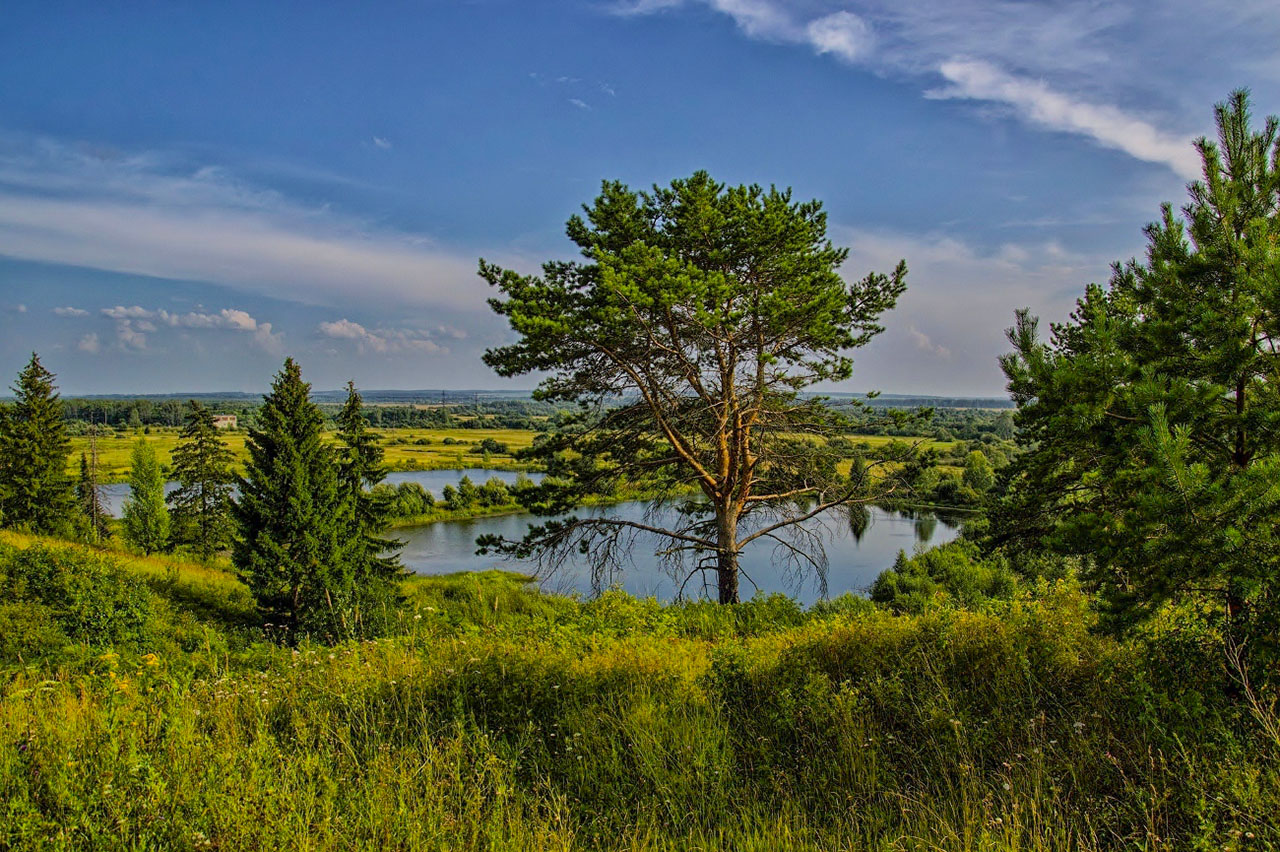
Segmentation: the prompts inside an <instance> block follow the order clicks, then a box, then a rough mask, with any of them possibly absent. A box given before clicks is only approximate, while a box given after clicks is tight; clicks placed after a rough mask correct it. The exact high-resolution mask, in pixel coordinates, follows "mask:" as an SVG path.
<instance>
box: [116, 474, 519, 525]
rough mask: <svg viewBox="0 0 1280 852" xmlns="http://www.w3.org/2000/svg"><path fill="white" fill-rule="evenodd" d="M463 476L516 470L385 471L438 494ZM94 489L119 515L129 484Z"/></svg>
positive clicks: (479, 477)
mask: <svg viewBox="0 0 1280 852" xmlns="http://www.w3.org/2000/svg"><path fill="white" fill-rule="evenodd" d="M464 476H469V477H471V481H472V482H474V483H475V484H476V485H483V484H484V482H485V480H487V479H492V478H493V477H495V476H496V477H498V478H499V479H501V480H502V481H503V482H506V483H512V482H515V481H516V478H517V477H518V476H520V474H518V473H516V472H515V471H510V470H488V469H485V468H479V467H472V468H467V469H466V470H411V471H397V472H395V473H389V474H387V480H386V481H387V482H388V483H390V484H391V485H399V484H400V483H401V482H416V483H418V484H419V485H421V486H422V487H423V488H425V489H427V490H428V491H430V492H431V493H432V494H433V495H434V496H436V497H439V496H440V493H441V492H442V491H443V490H444V487H445V486H446V485H452V486H454V487H455V488H456V487H457V485H458V481H459V480H460V479H462V477H464ZM525 476H527V477H529V478H530V479H532V480H533V481H534V482H537V481H538V480H539V479H541V478H542V474H540V473H526V474H525ZM177 488H178V483H176V482H166V483H165V486H164V491H165V494H171V493H173V492H174V491H175V490H177ZM98 492H99V493H100V494H101V495H102V505H103V506H105V507H106V510H107V512H108V513H109V514H110V515H112V516H113V517H117V518H118V517H120V512H121V511H123V509H124V501H125V500H126V499H128V497H129V486H128V485H127V484H125V483H115V484H112V485H99V486H98Z"/></svg>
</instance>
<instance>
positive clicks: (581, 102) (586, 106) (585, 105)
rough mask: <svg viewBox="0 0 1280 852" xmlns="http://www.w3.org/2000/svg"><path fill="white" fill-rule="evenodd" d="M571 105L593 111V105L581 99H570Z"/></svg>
mask: <svg viewBox="0 0 1280 852" xmlns="http://www.w3.org/2000/svg"><path fill="white" fill-rule="evenodd" d="M569 103H571V104H573V105H574V106H576V107H577V108H578V109H591V105H590V104H588V103H587V102H586V101H584V100H582V99H581V98H569Z"/></svg>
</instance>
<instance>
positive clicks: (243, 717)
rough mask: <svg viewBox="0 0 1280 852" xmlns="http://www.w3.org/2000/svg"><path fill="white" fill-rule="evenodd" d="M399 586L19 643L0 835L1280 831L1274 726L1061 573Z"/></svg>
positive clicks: (693, 837)
mask: <svg viewBox="0 0 1280 852" xmlns="http://www.w3.org/2000/svg"><path fill="white" fill-rule="evenodd" d="M0 564H5V563H0ZM195 568H196V566H192V569H191V570H195ZM185 570H188V569H186V568H184V571H185ZM408 596H409V599H410V604H411V606H412V607H413V609H412V610H411V613H412V614H406V618H405V620H404V621H403V622H402V624H403V627H402V630H401V634H400V635H399V636H396V637H393V638H389V639H382V640H378V641H364V642H343V643H340V644H339V645H337V646H335V647H330V648H326V647H318V646H314V645H308V644H305V643H304V644H302V645H300V646H299V647H297V648H280V647H277V646H272V645H263V644H249V645H239V646H237V645H235V644H234V643H232V644H230V645H229V644H228V643H227V642H225V641H221V642H220V641H219V640H218V639H217V637H216V630H217V628H216V627H214V626H212V625H209V626H208V627H207V629H208V630H209V631H210V633H207V634H206V635H209V636H210V638H209V640H208V641H209V646H208V648H207V649H206V646H205V645H204V643H194V644H192V645H190V647H189V648H187V649H186V650H181V651H165V652H162V653H153V652H151V651H150V650H149V649H150V646H149V645H146V644H142V645H136V646H128V645H121V646H120V647H119V649H118V651H108V652H106V653H98V652H95V653H93V654H92V655H89V656H87V657H86V658H85V659H83V661H80V662H77V661H76V660H75V659H74V658H72V657H64V658H63V661H60V662H59V663H58V664H57V665H48V666H46V665H43V664H40V663H36V664H31V663H27V664H26V665H22V666H19V665H16V664H15V665H11V666H9V667H7V668H5V669H4V675H5V676H4V677H3V678H0V730H4V731H8V732H10V734H11V736H10V739H9V740H8V741H7V742H6V745H5V748H3V749H0V792H2V794H3V801H4V802H5V809H6V810H5V817H6V818H5V819H4V820H0V846H4V847H6V848H7V847H16V848H68V847H74V848H103V849H116V848H120V849H123V848H223V849H230V848H287V849H293V848H308V849H346V848H383V847H394V848H401V849H439V848H476V849H495V850H496V849H511V848H520V849H529V850H542V849H547V850H550V849H556V850H560V852H565V850H579V849H581V850H587V849H591V850H613V849H618V850H634V849H669V850H676V849H688V848H703V849H709V850H710V849H717V850H753V849H754V850H761V851H762V852H763V850H772V849H779V848H786V849H797V850H827V849H864V848H870V849H930V848H934V849H936V848H947V849H950V848H969V849H994V850H1009V852H1012V850H1015V849H1016V850H1050V849H1052V850H1059V849H1078V850H1090V852H1092V850H1120V849H1131V848H1145V849H1150V850H1175V849H1210V848H1212V849H1221V848H1222V847H1224V846H1230V847H1231V848H1232V849H1254V848H1256V849H1270V848H1275V847H1276V846H1277V844H1280V825H1277V823H1276V820H1275V817H1274V815H1275V813H1276V812H1277V810H1278V808H1277V805H1278V804H1280V766H1278V765H1277V763H1276V757H1275V754H1276V752H1275V750H1274V747H1268V744H1267V741H1266V740H1265V739H1264V738H1263V737H1261V736H1260V735H1259V733H1258V730H1257V728H1256V726H1254V725H1253V723H1252V722H1251V720H1250V719H1249V717H1248V716H1247V714H1245V713H1243V711H1242V709H1241V708H1240V706H1239V705H1238V704H1237V703H1234V701H1233V699H1232V698H1231V697H1230V696H1231V689H1230V686H1231V685H1230V683H1229V682H1228V681H1227V680H1226V677H1225V675H1224V674H1223V672H1222V671H1221V669H1220V668H1218V667H1216V666H1214V665H1207V666H1206V665H1201V662H1202V660H1201V658H1199V657H1195V658H1194V659H1196V661H1197V662H1196V663H1195V666H1196V671H1197V673H1198V677H1197V678H1196V679H1194V680H1191V681H1190V682H1189V681H1188V680H1186V679H1183V678H1179V677H1173V676H1171V674H1172V672H1173V670H1170V669H1167V668H1165V666H1166V665H1167V664H1169V663H1170V662H1173V663H1175V664H1177V665H1185V663H1183V662H1179V659H1180V658H1179V657H1178V653H1177V649H1176V648H1174V647H1172V646H1170V647H1169V648H1165V649H1162V650H1160V651H1159V652H1150V651H1149V650H1148V647H1149V646H1148V644H1146V643H1144V642H1139V641H1134V640H1127V641H1118V640H1115V639H1111V638H1107V637H1105V636H1098V635H1094V634H1092V633H1090V631H1089V630H1088V618H1087V614H1086V613H1085V611H1084V607H1085V601H1084V600H1083V599H1082V598H1081V597H1080V594H1079V591H1078V589H1077V588H1074V587H1072V586H1070V585H1069V584H1055V583H1048V582H1045V583H1041V584H1040V585H1039V587H1038V588H1037V589H1035V591H1034V594H1027V593H1023V594H1019V595H1017V596H1016V597H1015V598H1014V599H1013V600H1011V601H1009V602H1007V605H1006V606H1005V607H1003V608H1002V609H1000V610H999V611H992V612H982V613H976V612H963V611H951V610H944V611H933V612H928V613H925V614H922V615H911V616H895V615H892V614H890V613H887V612H885V611H883V610H876V609H873V608H871V605H870V604H866V603H865V602H863V604H862V605H860V606H857V605H853V606H851V605H849V604H848V603H847V602H846V603H844V604H838V605H832V606H830V607H827V608H824V611H822V612H820V613H819V612H810V613H805V612H803V611H801V610H800V609H799V608H798V607H796V606H795V604H794V602H790V601H788V600H787V599H785V598H781V597H779V596H775V597H773V598H758V599H755V600H752V601H749V602H746V603H743V604H739V605H733V606H719V605H716V604H712V603H709V602H700V603H692V604H682V605H677V606H665V607H664V606H661V605H658V604H657V603H655V602H654V601H652V600H647V601H646V600H637V599H634V598H631V597H629V596H627V595H625V594H622V593H619V592H610V593H608V594H606V595H604V596H601V597H600V598H598V599H596V600H592V601H576V600H573V599H569V598H558V597H552V596H547V595H542V594H540V593H538V592H537V591H536V590H533V589H530V588H529V587H528V586H527V585H525V583H524V581H523V580H522V579H521V578H518V577H513V576H512V575H507V574H500V573H497V572H490V573H484V574H459V575H452V576H449V577H440V578H418V579H415V580H414V581H412V582H411V583H410V585H409V587H408ZM5 612H6V611H5V610H4V609H2V608H0V620H3V619H4V618H5ZM32 629H33V631H40V630H43V631H48V630H49V624H48V623H44V624H43V625H36V626H35V627H33V628H32ZM1178 635H1180V636H1185V635H1186V634H1185V632H1179V634H1178ZM1151 641H1154V642H1157V643H1159V642H1164V641H1165V640H1164V639H1161V638H1158V637H1157V638H1153V640H1151Z"/></svg>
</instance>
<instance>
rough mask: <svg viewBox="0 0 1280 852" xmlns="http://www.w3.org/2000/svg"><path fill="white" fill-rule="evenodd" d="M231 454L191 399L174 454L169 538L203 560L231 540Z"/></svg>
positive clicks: (210, 417)
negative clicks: (173, 480)
mask: <svg viewBox="0 0 1280 852" xmlns="http://www.w3.org/2000/svg"><path fill="white" fill-rule="evenodd" d="M231 461H232V454H231V450H230V449H229V448H228V447H227V445H226V443H225V442H224V441H223V440H222V439H221V438H219V437H218V430H217V429H216V428H215V427H214V425H213V415H212V414H210V413H209V410H208V409H207V408H205V407H204V406H203V405H201V404H200V403H199V402H197V401H196V400H194V399H193V400H191V403H190V408H189V410H188V413H187V423H186V425H185V426H184V427H183V429H182V437H181V439H180V440H179V441H178V445H177V447H175V448H174V450H173V477H174V479H176V480H177V481H178V489H177V490H176V491H174V492H173V493H172V494H170V495H169V503H170V505H171V506H172V507H173V538H174V541H175V542H177V543H179V544H187V545H190V546H192V547H194V548H195V550H196V552H197V553H199V554H200V555H201V557H202V558H204V559H209V558H210V557H212V556H213V554H214V553H216V552H218V551H219V550H221V549H222V548H224V547H226V546H227V545H228V544H229V543H230V541H231V532H232V521H231V490H232V483H233V482H234V481H235V477H234V475H233V474H232V473H231Z"/></svg>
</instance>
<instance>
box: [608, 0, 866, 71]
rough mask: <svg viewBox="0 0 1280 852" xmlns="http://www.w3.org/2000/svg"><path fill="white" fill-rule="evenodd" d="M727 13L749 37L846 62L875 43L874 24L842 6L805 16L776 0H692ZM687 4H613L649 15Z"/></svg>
mask: <svg viewBox="0 0 1280 852" xmlns="http://www.w3.org/2000/svg"><path fill="white" fill-rule="evenodd" d="M691 2H697V3H701V4H702V5H705V6H708V7H710V8H711V9H713V10H714V11H716V12H719V13H721V14H723V15H727V16H729V17H730V18H732V19H733V22H734V23H735V24H737V26H738V29H740V30H742V32H743V34H744V35H746V36H747V37H748V38H753V39H759V40H761V41H770V42H775V43H778V44H798V45H806V46H808V47H810V48H812V49H813V51H814V52H815V53H818V54H831V55H833V56H836V57H838V58H840V59H842V60H844V61H846V62H853V61H861V60H862V59H864V58H866V56H867V54H868V53H869V52H870V50H871V46H872V44H873V43H874V38H873V34H872V28H871V27H870V26H869V25H868V23H867V22H866V21H865V20H864V19H863V18H862V17H860V16H859V15H856V14H854V13H853V12H850V11H848V10H847V9H841V10H839V11H833V12H831V13H829V14H825V15H818V16H816V17H813V18H810V19H804V18H802V17H798V16H796V15H794V14H793V13H792V12H791V10H789V9H788V8H787V7H786V6H785V5H784V4H782V3H779V2H776V0H691ZM682 5H685V2H684V0H633V2H629V3H619V4H617V5H615V6H613V7H612V11H613V12H614V14H618V15H624V16H634V15H649V14H653V13H655V12H662V11H665V10H668V9H674V8H677V7H679V6H682Z"/></svg>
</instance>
